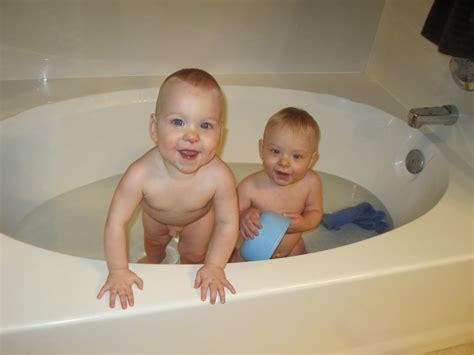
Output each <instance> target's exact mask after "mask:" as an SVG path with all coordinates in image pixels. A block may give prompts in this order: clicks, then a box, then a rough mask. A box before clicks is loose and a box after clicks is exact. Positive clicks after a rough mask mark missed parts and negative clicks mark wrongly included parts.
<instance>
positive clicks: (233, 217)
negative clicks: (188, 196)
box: [194, 166, 239, 304]
mask: <svg viewBox="0 0 474 355" xmlns="http://www.w3.org/2000/svg"><path fill="white" fill-rule="evenodd" d="M218 175H219V176H217V177H216V178H217V179H216V181H218V186H217V188H216V193H215V195H214V207H215V208H214V210H215V213H216V225H215V228H214V234H213V236H212V240H211V244H210V246H209V252H208V254H207V257H206V261H205V264H204V266H203V267H202V268H201V269H200V270H199V271H198V273H197V275H196V281H195V283H194V287H195V288H199V287H201V299H202V300H203V301H204V300H205V299H206V298H207V291H208V289H210V296H211V303H212V304H214V303H215V302H216V298H217V293H219V297H220V300H221V303H225V290H224V286H225V287H227V288H228V289H229V290H230V291H231V292H232V293H235V289H234V287H233V286H232V284H231V283H230V282H229V281H228V280H227V278H226V276H225V273H224V267H225V265H226V264H227V261H228V260H229V257H230V255H231V253H232V251H233V250H234V246H235V242H236V240H237V235H238V218H239V213H238V205H237V194H236V191H235V182H234V177H233V175H232V173H231V172H230V170H229V169H228V168H227V167H226V166H223V167H222V168H220V171H219V173H218Z"/></svg>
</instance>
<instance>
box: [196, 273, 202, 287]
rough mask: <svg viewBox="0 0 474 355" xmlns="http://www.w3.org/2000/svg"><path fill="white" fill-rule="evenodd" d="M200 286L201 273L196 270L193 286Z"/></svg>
mask: <svg viewBox="0 0 474 355" xmlns="http://www.w3.org/2000/svg"><path fill="white" fill-rule="evenodd" d="M199 286H201V273H200V272H199V271H198V272H197V274H196V279H195V280H194V288H198V287H199Z"/></svg>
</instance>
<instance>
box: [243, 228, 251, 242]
mask: <svg viewBox="0 0 474 355" xmlns="http://www.w3.org/2000/svg"><path fill="white" fill-rule="evenodd" d="M242 236H243V237H244V239H245V240H248V239H253V238H252V233H250V231H249V229H248V227H247V226H246V225H243V226H242Z"/></svg>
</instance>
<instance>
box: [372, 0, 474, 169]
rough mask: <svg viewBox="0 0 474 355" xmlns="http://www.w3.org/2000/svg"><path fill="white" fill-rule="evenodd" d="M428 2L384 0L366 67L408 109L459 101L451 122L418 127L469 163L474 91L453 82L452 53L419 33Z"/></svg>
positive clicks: (430, 0) (454, 157)
mask: <svg viewBox="0 0 474 355" xmlns="http://www.w3.org/2000/svg"><path fill="white" fill-rule="evenodd" d="M432 4H433V0H387V1H386V3H385V7H384V11H383V14H382V17H381V20H380V25H379V29H378V31H377V36H376V39H375V44H374V47H373V50H372V53H371V57H370V60H369V65H368V70H367V71H368V74H369V76H370V77H371V78H372V79H373V80H375V81H377V82H378V83H379V84H380V85H381V86H382V87H384V88H385V89H386V90H387V91H388V92H390V94H391V95H392V96H394V97H395V98H396V99H397V100H398V101H399V102H400V103H401V104H402V105H403V106H404V107H406V108H407V109H410V108H413V107H422V106H440V105H446V104H454V105H457V106H458V108H459V110H460V113H461V115H460V118H459V120H458V122H457V123H456V124H455V125H454V126H429V127H423V128H422V130H423V131H424V132H425V133H427V134H431V135H432V136H433V139H434V140H436V141H437V143H439V144H438V145H439V146H440V147H441V148H444V153H445V155H446V156H447V157H448V159H450V160H451V161H452V162H455V163H457V164H458V165H459V166H461V167H462V166H465V165H470V166H471V167H472V166H473V165H474V164H473V152H474V92H473V91H464V90H462V89H461V88H459V87H458V86H457V85H456V84H455V82H454V80H453V79H452V77H451V73H450V71H449V60H450V58H451V57H449V56H447V55H444V54H441V53H439V52H438V51H437V47H436V46H435V45H434V44H432V43H431V42H430V41H428V40H427V39H425V38H424V37H422V36H421V35H420V32H421V29H422V27H423V24H424V22H425V20H426V17H427V16H428V13H429V10H430V9H431V5H432ZM468 170H469V168H468ZM471 174H472V172H471Z"/></svg>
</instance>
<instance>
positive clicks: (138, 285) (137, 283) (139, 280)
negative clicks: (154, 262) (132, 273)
mask: <svg viewBox="0 0 474 355" xmlns="http://www.w3.org/2000/svg"><path fill="white" fill-rule="evenodd" d="M133 281H134V282H135V285H137V287H138V288H139V289H140V290H143V280H142V279H141V278H140V277H138V276H137V277H136V278H135V280H133Z"/></svg>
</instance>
